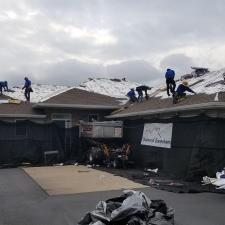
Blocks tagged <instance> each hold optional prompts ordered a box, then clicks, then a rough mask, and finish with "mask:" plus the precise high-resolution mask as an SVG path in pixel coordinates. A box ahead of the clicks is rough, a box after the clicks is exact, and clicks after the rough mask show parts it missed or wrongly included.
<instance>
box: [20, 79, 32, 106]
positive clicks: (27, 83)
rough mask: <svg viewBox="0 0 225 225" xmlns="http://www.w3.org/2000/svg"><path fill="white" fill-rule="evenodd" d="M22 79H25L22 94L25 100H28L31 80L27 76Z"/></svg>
mask: <svg viewBox="0 0 225 225" xmlns="http://www.w3.org/2000/svg"><path fill="white" fill-rule="evenodd" d="M24 80H25V83H24V86H23V88H22V90H23V89H25V92H24V95H25V98H26V100H27V101H28V102H29V101H30V93H31V92H33V90H32V88H31V81H30V80H29V79H28V78H27V77H25V78H24Z"/></svg>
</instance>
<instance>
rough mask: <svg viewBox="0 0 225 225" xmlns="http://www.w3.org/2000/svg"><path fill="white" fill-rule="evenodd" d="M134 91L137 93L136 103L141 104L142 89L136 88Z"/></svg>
mask: <svg viewBox="0 0 225 225" xmlns="http://www.w3.org/2000/svg"><path fill="white" fill-rule="evenodd" d="M136 91H137V93H138V98H137V101H138V102H142V101H143V91H142V89H141V88H140V87H136Z"/></svg>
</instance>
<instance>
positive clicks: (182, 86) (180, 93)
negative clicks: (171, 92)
mask: <svg viewBox="0 0 225 225" xmlns="http://www.w3.org/2000/svg"><path fill="white" fill-rule="evenodd" d="M185 91H188V92H191V93H193V94H196V92H195V91H193V90H192V89H191V88H189V86H188V82H187V81H186V80H184V81H183V82H182V84H180V85H179V86H178V88H177V90H176V92H175V94H176V96H177V97H178V98H180V97H184V96H186V93H185Z"/></svg>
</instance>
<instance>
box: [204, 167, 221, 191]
mask: <svg viewBox="0 0 225 225" xmlns="http://www.w3.org/2000/svg"><path fill="white" fill-rule="evenodd" d="M207 184H212V185H214V186H216V189H225V168H224V169H223V170H222V171H221V172H217V173H216V178H211V177H207V176H205V177H203V178H202V185H207Z"/></svg>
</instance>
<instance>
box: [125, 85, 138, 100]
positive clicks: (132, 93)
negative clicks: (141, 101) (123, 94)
mask: <svg viewBox="0 0 225 225" xmlns="http://www.w3.org/2000/svg"><path fill="white" fill-rule="evenodd" d="M127 96H128V97H129V100H130V101H131V102H136V101H137V97H136V94H135V91H134V88H131V89H130V91H129V92H128V93H127Z"/></svg>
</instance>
